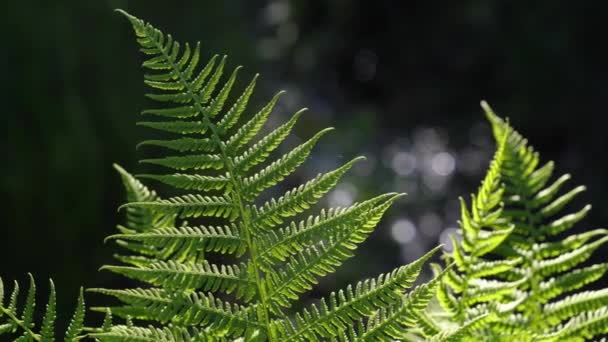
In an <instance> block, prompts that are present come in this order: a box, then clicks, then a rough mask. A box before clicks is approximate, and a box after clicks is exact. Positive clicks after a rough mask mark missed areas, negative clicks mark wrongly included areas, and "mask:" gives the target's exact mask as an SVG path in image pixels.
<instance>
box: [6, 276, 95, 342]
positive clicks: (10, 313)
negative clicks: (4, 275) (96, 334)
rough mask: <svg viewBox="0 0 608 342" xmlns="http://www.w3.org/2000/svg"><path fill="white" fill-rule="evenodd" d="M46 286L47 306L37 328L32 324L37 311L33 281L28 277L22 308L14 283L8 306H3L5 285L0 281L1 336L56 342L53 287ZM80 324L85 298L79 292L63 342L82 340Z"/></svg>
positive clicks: (81, 324) (16, 284)
mask: <svg viewBox="0 0 608 342" xmlns="http://www.w3.org/2000/svg"><path fill="white" fill-rule="evenodd" d="M49 284H50V290H49V296H48V303H47V305H46V309H45V313H44V316H43V317H42V321H41V322H40V325H39V326H37V324H36V322H35V320H34V312H35V310H34V309H35V307H36V283H35V281H34V277H33V276H32V275H31V274H29V287H28V290H27V293H26V296H25V300H24V302H23V305H22V306H21V305H20V304H19V295H20V290H19V283H18V282H17V281H15V285H14V287H13V290H12V291H11V295H10V297H9V298H8V302H6V303H5V300H4V283H3V281H2V279H1V278H0V335H9V336H13V337H15V336H19V337H17V338H16V339H15V341H45V342H52V341H55V321H56V319H57V314H56V309H55V306H56V298H55V285H54V284H53V281H52V280H50V281H49ZM83 320H84V298H83V296H82V291H81V292H80V296H79V297H78V304H77V306H76V311H75V313H74V316H73V318H72V320H71V322H70V325H69V327H68V329H67V331H66V333H65V337H64V340H65V341H70V342H72V341H78V340H80V339H82V338H84V336H85V335H84V334H83V330H84V328H83ZM36 331H39V332H36ZM9 336H7V337H9Z"/></svg>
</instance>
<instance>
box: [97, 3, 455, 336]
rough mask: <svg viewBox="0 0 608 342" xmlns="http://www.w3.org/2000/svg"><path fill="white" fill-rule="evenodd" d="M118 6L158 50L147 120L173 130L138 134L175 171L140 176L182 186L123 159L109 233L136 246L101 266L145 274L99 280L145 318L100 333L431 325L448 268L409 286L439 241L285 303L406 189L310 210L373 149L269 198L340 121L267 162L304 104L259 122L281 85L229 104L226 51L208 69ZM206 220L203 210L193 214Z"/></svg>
mask: <svg viewBox="0 0 608 342" xmlns="http://www.w3.org/2000/svg"><path fill="white" fill-rule="evenodd" d="M121 13H122V14H124V15H125V16H126V17H127V18H128V19H129V21H130V22H131V24H132V25H133V28H134V30H135V33H136V35H137V40H138V43H139V44H140V47H141V51H142V52H143V53H144V54H145V55H146V56H147V59H146V60H145V61H144V62H143V66H144V67H145V68H147V69H149V70H151V73H149V74H145V83H146V84H147V85H148V86H150V87H151V88H154V89H155V90H156V92H155V93H152V94H148V95H147V97H149V98H150V99H152V100H154V101H155V102H156V103H157V105H158V107H157V108H154V109H148V110H144V111H143V112H142V114H143V115H145V116H146V117H150V118H154V121H152V119H149V120H150V121H144V122H140V123H139V124H140V125H142V126H146V127H149V128H152V129H155V130H160V131H164V132H168V133H170V134H173V135H176V137H172V138H170V139H155V140H146V141H143V142H142V143H140V144H139V145H140V146H155V147H160V148H163V149H165V150H166V151H169V153H168V154H167V155H166V156H164V157H162V158H154V159H145V160H142V162H143V163H148V164H154V165H159V166H163V167H165V168H169V169H173V170H175V171H174V172H173V173H169V174H145V175H140V176H139V178H140V179H150V180H154V181H158V182H161V183H165V184H167V185H169V186H171V187H173V188H176V189H179V190H181V191H183V194H182V195H177V196H173V197H169V198H161V197H159V196H158V195H157V194H156V193H154V192H152V191H150V190H148V188H147V187H146V186H144V185H143V184H142V183H141V182H140V181H139V180H137V179H136V178H135V177H133V176H131V175H130V174H129V173H127V172H126V171H125V170H123V169H122V168H120V167H118V166H117V167H116V168H117V169H118V171H119V172H120V174H121V176H122V178H123V181H124V184H125V186H126V188H127V194H128V203H127V204H125V205H124V206H123V208H124V210H126V212H127V224H126V226H119V227H118V229H119V234H116V235H113V236H110V237H109V238H108V239H110V240H113V241H116V242H117V243H118V244H119V245H120V246H122V247H124V248H125V251H126V252H125V253H124V255H118V256H117V258H118V260H120V261H122V262H123V265H117V266H114V265H112V266H104V267H103V269H105V270H109V271H112V272H115V273H118V274H120V275H123V276H125V277H128V278H131V279H134V280H137V281H140V282H143V283H146V284H147V286H144V287H141V288H131V289H92V290H91V291H94V292H99V293H103V294H106V295H110V296H113V297H115V298H117V299H118V300H120V301H121V302H122V305H120V306H116V307H112V308H110V310H111V313H112V314H113V315H114V316H117V317H122V318H128V319H135V320H136V321H135V322H134V323H135V324H134V325H132V327H130V326H129V324H127V325H124V326H122V325H121V326H114V327H111V328H110V329H107V330H106V331H103V332H96V333H95V334H94V336H95V337H96V338H98V339H100V340H103V341H105V340H108V341H118V340H120V341H126V340H129V339H130V338H133V339H135V338H152V339H156V340H167V341H168V340H172V339H178V340H181V339H184V338H185V337H184V336H191V337H188V338H192V339H196V338H198V337H195V336H204V337H200V338H201V339H203V340H206V339H219V340H223V339H236V338H244V339H245V340H247V341H249V340H260V341H262V340H270V341H298V340H306V341H308V340H326V339H334V338H335V339H346V340H361V341H363V340H365V341H377V340H393V339H398V338H402V337H404V336H407V335H408V334H413V335H415V334H416V333H420V334H422V330H421V329H420V328H418V327H417V320H418V318H417V317H418V316H417V314H418V313H419V312H421V311H422V310H424V308H425V307H426V304H427V303H428V301H429V300H430V299H431V297H432V296H431V294H432V293H433V292H434V288H435V286H436V285H437V284H438V281H437V280H438V278H436V279H435V280H433V281H432V282H431V283H429V284H425V285H420V286H419V287H417V288H416V289H415V290H414V291H413V292H411V293H409V294H408V293H407V292H406V290H407V289H408V288H410V287H412V286H413V284H414V281H415V280H416V278H417V277H418V275H419V273H420V271H421V269H422V267H423V265H424V263H425V262H426V261H427V260H428V259H429V258H430V257H431V256H432V255H433V254H434V253H435V252H436V251H437V249H434V250H432V251H430V252H429V253H427V254H426V255H425V256H423V257H422V258H420V259H419V260H417V261H415V262H413V263H411V264H409V265H406V266H403V267H400V268H397V269H395V270H394V271H392V272H389V273H387V274H381V275H379V276H378V277H377V278H375V279H367V280H363V281H360V282H358V283H356V284H354V285H352V286H348V287H346V288H345V289H342V290H339V291H337V292H333V293H331V294H330V295H329V296H328V297H327V298H322V299H321V300H320V302H319V303H318V304H313V305H310V306H309V307H307V308H305V309H303V310H300V311H299V312H296V313H295V314H293V315H292V316H291V315H288V314H287V313H289V312H291V311H292V309H291V306H292V305H293V303H294V302H296V301H297V300H298V299H299V297H300V295H301V294H302V293H304V292H306V291H309V290H310V289H312V287H313V286H314V285H315V284H317V282H318V279H319V278H320V277H323V276H325V275H327V274H329V273H332V272H334V271H335V270H336V269H337V268H338V267H339V266H340V265H341V264H342V263H343V262H344V261H345V260H347V259H349V258H351V257H352V256H353V255H354V253H353V250H354V249H356V248H357V246H358V245H359V244H361V243H362V242H364V241H365V240H366V239H367V237H368V236H369V235H370V234H371V233H372V232H373V230H374V228H375V227H376V224H377V223H378V221H379V220H380V219H381V218H382V216H383V214H384V213H385V212H386V210H387V209H389V207H390V206H391V204H393V203H394V201H396V200H397V199H398V198H399V197H400V196H401V195H400V194H396V193H389V194H384V195H380V196H377V197H375V198H372V199H369V200H366V201H363V202H360V203H355V204H353V205H352V206H350V207H346V208H330V209H322V210H321V211H320V212H318V213H316V214H306V215H307V216H303V217H302V216H300V215H301V214H304V212H306V211H308V210H309V209H311V207H313V206H314V205H315V204H317V203H318V202H319V200H320V199H321V198H322V197H323V196H324V195H325V194H326V193H327V192H329V191H330V190H331V189H332V188H333V187H334V186H335V185H336V184H337V183H338V182H339V180H340V178H341V177H342V176H343V175H344V174H345V173H346V172H347V171H348V170H349V169H350V168H351V167H352V166H353V165H354V164H355V163H357V162H358V161H360V160H361V159H362V158H355V159H353V160H352V161H350V162H347V163H346V164H344V165H343V166H341V167H339V168H337V169H335V170H333V171H329V172H326V173H322V174H319V175H318V176H317V177H315V178H313V179H311V180H309V181H308V182H306V183H304V184H302V185H300V186H297V187H295V188H293V189H292V190H289V191H287V192H286V193H284V194H283V195H281V196H279V197H275V198H271V199H268V200H265V201H260V195H261V194H262V193H263V192H264V191H265V190H267V189H269V188H271V187H273V186H274V185H276V184H277V183H279V182H281V181H282V180H283V179H285V178H286V177H287V176H289V175H290V174H292V173H293V172H294V171H295V170H296V169H297V168H298V167H299V166H300V165H301V164H302V163H303V162H305V161H306V159H307V158H308V156H309V154H310V153H311V152H312V150H313V148H314V147H315V145H316V143H317V142H318V141H319V139H321V137H322V136H323V135H325V134H326V133H327V132H329V131H330V129H325V130H322V131H320V132H318V133H317V134H315V135H313V136H312V137H311V138H310V139H308V140H307V141H305V142H304V143H302V144H300V145H299V146H296V147H295V148H293V149H292V150H291V151H289V152H287V153H284V154H281V155H278V156H277V158H276V159H275V160H274V161H268V159H269V158H271V156H272V152H273V151H274V150H275V149H276V148H277V147H278V146H279V145H280V144H281V143H283V141H284V140H285V139H286V138H287V137H288V136H289V134H290V131H291V130H292V128H293V127H294V126H295V125H296V123H297V121H298V119H299V118H300V116H301V115H302V112H303V111H299V112H297V113H296V114H294V115H293V116H292V118H291V119H290V120H288V121H287V122H286V123H285V124H283V125H280V126H279V127H277V128H275V129H274V130H272V131H270V132H268V133H265V134H260V132H261V130H262V129H263V127H264V125H265V123H266V122H267V120H268V118H269V116H270V114H271V112H272V110H273V108H274V106H275V104H276V103H277V101H278V100H279V97H280V95H281V94H282V92H280V93H278V94H277V95H276V96H275V97H273V98H272V99H271V100H270V101H269V102H268V103H267V104H266V105H265V106H263V107H262V108H261V109H259V110H258V111H257V113H255V114H254V115H253V116H251V117H250V118H249V119H246V118H245V113H246V109H247V107H248V102H249V99H250V97H251V95H252V93H253V90H254V87H255V84H256V80H257V78H258V76H257V75H256V76H254V77H253V79H252V80H251V81H250V83H249V85H248V86H246V87H245V88H244V90H243V91H242V92H241V93H240V94H239V95H238V96H236V97H235V98H236V99H235V100H233V101H232V102H231V100H230V99H231V98H232V97H233V96H231V92H232V89H233V88H234V87H235V86H236V83H237V82H236V79H237V73H238V71H239V70H240V67H237V68H235V69H234V70H233V71H232V72H231V73H230V75H229V76H228V78H227V79H224V80H222V76H223V75H224V71H225V69H226V68H227V59H226V57H221V58H220V57H218V56H214V57H212V58H211V59H210V60H209V61H208V62H207V63H206V64H205V65H204V66H202V67H201V66H200V61H201V52H200V44H198V43H197V44H194V45H189V44H183V45H182V44H180V43H178V42H177V41H176V40H174V39H173V38H172V37H171V36H170V35H165V34H163V33H162V32H161V31H159V30H158V29H156V28H154V27H153V26H151V25H150V24H147V23H144V22H143V21H141V20H140V19H137V18H135V17H133V16H131V15H129V14H127V13H125V12H122V11H121ZM256 137H258V138H257V141H256V140H255V139H256ZM197 218H205V220H204V221H202V222H201V224H192V223H191V222H194V221H195V220H197ZM184 219H189V220H191V221H190V222H186V221H185V220H184ZM218 255H223V257H221V258H218ZM95 309H96V310H99V311H105V310H106V308H95ZM139 322H158V323H161V324H162V325H163V326H166V328H163V329H156V328H143V327H140V326H139V325H140V324H139ZM148 324H150V323H145V325H146V326H147V325H148ZM444 335H445V336H443V335H442V336H443V337H442V338H448V337H450V336H452V334H449V333H446V334H444ZM150 336H153V337H150Z"/></svg>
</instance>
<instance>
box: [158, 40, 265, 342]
mask: <svg viewBox="0 0 608 342" xmlns="http://www.w3.org/2000/svg"><path fill="white" fill-rule="evenodd" d="M154 43H155V45H156V47H157V48H158V50H159V51H160V52H161V53H162V55H163V57H164V58H166V60H167V61H169V62H170V64H171V68H172V69H173V71H174V72H175V73H176V74H177V75H179V79H180V81H181V82H182V84H184V86H185V88H186V90H187V93H188V96H189V97H190V99H191V100H192V102H193V104H194V107H195V109H196V111H197V112H199V113H201V114H202V119H203V122H204V123H205V125H207V127H209V130H210V131H211V138H212V140H213V142H215V143H216V144H217V146H218V148H219V149H220V153H221V157H222V159H223V161H224V164H225V165H226V168H227V171H228V174H229V178H230V181H231V183H232V186H233V189H234V190H233V191H232V194H231V195H232V199H233V201H235V202H236V203H237V204H238V207H239V211H240V216H241V218H242V220H243V223H244V224H243V227H244V233H245V239H246V241H247V247H248V249H249V254H250V256H251V263H252V265H253V268H254V275H255V282H256V285H257V290H258V296H259V299H260V302H261V304H262V312H259V311H258V319H260V321H262V322H263V324H264V326H265V328H266V336H267V337H268V341H273V336H271V329H270V319H269V306H268V299H267V295H266V289H265V287H264V283H263V279H262V278H261V276H260V271H261V268H260V266H259V264H258V253H257V248H256V245H255V244H254V243H253V239H252V234H251V231H250V227H251V225H252V224H253V220H252V219H251V216H250V212H249V210H247V208H246V207H245V205H244V204H243V199H242V197H241V193H242V191H243V184H242V179H241V178H240V177H239V175H238V174H237V173H236V172H235V170H234V164H233V163H232V159H231V158H230V157H229V156H228V154H227V152H226V148H225V145H224V144H223V143H222V141H221V139H220V135H219V133H218V130H217V127H216V126H215V125H214V124H213V123H212V122H211V120H210V119H209V117H208V115H207V114H206V113H205V110H204V108H203V105H202V104H201V102H200V99H199V97H198V96H196V95H195V93H194V91H193V89H192V86H191V84H190V83H189V82H188V81H187V80H186V79H185V78H184V74H183V72H182V71H181V70H180V69H179V68H178V67H177V65H176V63H175V60H173V58H172V56H171V55H170V54H169V53H167V51H166V50H165V49H164V47H163V46H162V45H161V44H159V43H158V42H157V41H156V40H154ZM260 316H262V317H260Z"/></svg>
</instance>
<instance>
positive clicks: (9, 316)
mask: <svg viewBox="0 0 608 342" xmlns="http://www.w3.org/2000/svg"><path fill="white" fill-rule="evenodd" d="M0 310H2V313H3V314H5V315H6V316H8V318H10V319H11V320H13V321H14V322H15V323H16V324H17V325H18V326H19V327H21V329H23V330H24V331H25V332H26V333H28V335H30V337H32V338H33V339H34V340H36V341H40V336H39V335H38V334H36V333H34V332H33V331H32V330H31V329H30V328H29V327H27V326H26V325H25V324H24V323H23V321H22V320H20V319H19V318H17V317H16V316H15V315H14V314H13V313H12V312H11V311H10V310H7V309H6V308H4V307H2V306H0Z"/></svg>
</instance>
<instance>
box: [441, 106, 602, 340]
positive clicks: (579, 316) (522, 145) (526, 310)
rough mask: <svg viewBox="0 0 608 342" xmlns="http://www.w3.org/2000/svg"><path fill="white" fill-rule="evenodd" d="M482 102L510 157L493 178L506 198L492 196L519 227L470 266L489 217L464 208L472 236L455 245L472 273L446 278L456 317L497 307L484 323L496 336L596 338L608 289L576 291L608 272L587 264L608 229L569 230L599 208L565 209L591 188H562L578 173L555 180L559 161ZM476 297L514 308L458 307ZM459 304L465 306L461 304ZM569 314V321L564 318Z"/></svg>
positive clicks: (448, 304) (502, 215)
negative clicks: (546, 158)
mask: <svg viewBox="0 0 608 342" xmlns="http://www.w3.org/2000/svg"><path fill="white" fill-rule="evenodd" d="M482 106H483V108H484V111H485V112H486V116H487V117H488V119H489V121H490V123H491V125H492V130H493V132H494V136H495V139H496V141H497V144H498V151H499V152H500V151H502V156H503V157H502V162H500V163H494V162H493V167H494V166H495V165H496V168H493V167H491V168H490V171H489V172H488V176H487V177H495V178H496V177H499V178H500V179H501V182H502V183H503V184H504V187H503V190H502V192H501V193H498V192H495V194H496V195H497V196H498V195H500V198H498V199H496V198H494V200H493V201H491V203H492V204H497V203H499V202H501V201H502V202H503V203H504V204H503V205H502V207H501V208H500V209H499V210H495V211H494V213H495V215H493V216H492V220H494V222H505V223H507V224H509V225H511V227H512V229H511V231H510V232H509V233H507V230H503V229H505V228H500V229H498V230H492V231H491V232H490V233H488V234H487V235H488V236H491V234H492V233H493V232H496V231H499V232H500V231H501V230H503V232H504V234H499V238H498V239H497V240H496V241H494V242H495V243H492V244H491V247H492V248H488V249H487V250H484V251H483V252H484V253H480V254H479V256H485V255H487V257H483V258H482V259H479V260H476V261H475V264H474V265H473V266H471V267H469V268H467V267H466V265H467V263H469V262H470V260H471V259H472V256H471V255H469V254H468V253H471V249H472V248H475V247H476V246H477V245H478V244H477V243H476V241H473V240H472V239H471V237H476V236H478V235H476V234H477V229H478V227H480V226H482V224H480V223H479V222H480V218H481V216H475V214H474V212H475V210H476V207H477V209H478V208H479V207H480V205H479V204H477V205H473V207H472V210H471V211H472V212H473V215H470V214H469V213H468V212H467V211H465V210H463V219H462V221H463V231H464V234H463V236H464V239H463V242H462V246H459V247H457V248H455V249H454V251H455V252H454V253H453V254H452V257H453V259H454V260H455V261H456V263H457V265H458V266H459V267H458V269H459V270H460V271H461V272H464V275H461V276H460V277H450V276H446V277H445V278H444V279H445V283H446V284H447V285H448V286H449V287H451V288H452V289H453V293H454V294H457V295H458V297H457V298H453V300H452V298H451V297H450V295H452V294H451V293H449V292H446V286H444V287H440V288H439V289H440V291H439V292H438V295H440V296H439V298H440V302H441V303H442V304H443V305H444V307H445V308H446V310H448V311H449V312H450V313H451V314H452V315H453V317H458V319H459V322H460V323H462V322H463V320H462V319H463V317H470V316H471V315H476V314H479V313H482V314H483V313H484V312H485V313H492V312H497V313H498V314H499V315H500V316H501V317H502V318H501V320H500V321H497V322H494V323H490V325H489V326H487V327H485V328H484V332H485V333H490V334H493V336H494V335H495V336H511V338H513V336H519V337H518V338H520V337H521V338H522V340H530V341H532V340H534V341H537V340H538V341H545V340H546V341H556V340H580V341H585V340H588V339H591V338H593V337H594V336H597V335H598V334H601V333H603V331H604V330H603V328H601V327H599V325H596V323H595V322H598V323H597V324H600V323H599V322H605V317H604V316H603V315H604V314H603V313H601V312H600V311H598V310H601V308H605V306H606V305H607V303H606V298H607V297H606V291H605V290H598V291H587V292H578V293H572V291H575V290H577V289H580V288H582V287H583V286H585V285H587V284H589V283H591V282H594V281H596V280H598V279H600V278H601V277H602V276H603V275H604V274H605V273H606V271H607V267H606V265H605V264H598V265H591V266H587V267H585V268H579V267H580V265H581V264H582V263H584V262H586V261H587V260H589V258H590V257H591V256H592V255H593V253H594V252H595V251H596V250H598V249H599V248H601V247H602V246H604V245H605V244H606V243H607V242H608V235H607V231H606V229H595V230H590V231H586V232H583V233H579V234H573V235H566V233H567V232H568V230H569V229H571V228H572V227H573V226H574V225H575V224H577V223H578V222H580V221H581V220H582V219H583V218H584V217H585V216H586V215H587V213H588V212H589V210H590V208H591V206H590V205H586V206H584V207H583V208H582V209H580V210H578V211H575V212H573V213H569V214H566V215H563V214H560V213H561V212H562V211H563V210H565V209H566V208H567V206H568V205H569V204H570V203H571V202H572V200H573V199H574V198H575V197H577V196H578V195H579V194H580V193H582V192H583V191H584V190H585V187H584V186H578V187H574V188H573V189H571V190H569V191H566V192H563V194H560V192H562V191H563V187H564V186H565V184H566V182H567V181H568V180H569V179H570V175H564V176H562V177H559V178H558V179H557V180H555V181H553V182H551V181H550V180H551V176H552V174H553V171H554V169H555V165H554V163H552V162H548V163H545V164H542V166H539V165H541V163H540V156H539V154H538V153H537V152H535V151H534V149H533V148H532V147H530V146H529V145H528V142H527V140H526V139H524V138H523V137H522V136H521V135H520V134H519V133H518V132H516V131H515V130H513V129H512V128H511V126H510V125H509V123H508V122H506V121H504V120H503V119H501V118H499V117H498V116H497V115H496V114H495V113H494V112H493V111H492V109H491V108H490V107H489V106H488V105H487V104H486V103H482ZM497 153H498V152H497ZM496 174H497V176H496ZM486 179H487V178H486ZM482 188H483V186H482ZM490 193H491V192H490ZM477 198H481V196H480V195H478V196H477ZM474 201H475V197H474ZM488 275H492V276H494V277H493V278H494V279H490V280H489V281H488V280H482V279H477V280H475V281H473V282H471V281H469V280H468V279H469V277H470V276H474V277H477V278H480V277H485V276H488ZM475 284H477V286H475ZM471 285H474V286H471ZM467 286H468V287H467ZM476 298H479V299H480V301H479V302H481V300H483V301H489V300H492V301H497V302H500V303H501V305H507V307H508V308H509V309H507V310H506V311H505V310H504V309H501V310H497V311H496V310H493V308H492V307H491V306H483V305H477V306H471V307H467V308H465V311H464V312H463V310H462V305H460V306H459V307H458V306H457V305H458V303H468V304H469V305H472V304H476V303H479V302H478V301H477V300H476ZM515 299H517V300H515ZM454 302H456V304H455V303H454ZM509 302H510V303H509ZM502 303H505V304H502ZM454 306H457V308H460V310H455V308H454ZM505 314H508V316H505ZM566 320H569V321H568V323H564V322H565V321H566ZM574 331H576V333H574ZM479 333H480V334H482V333H483V332H479ZM524 337H525V338H524Z"/></svg>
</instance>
